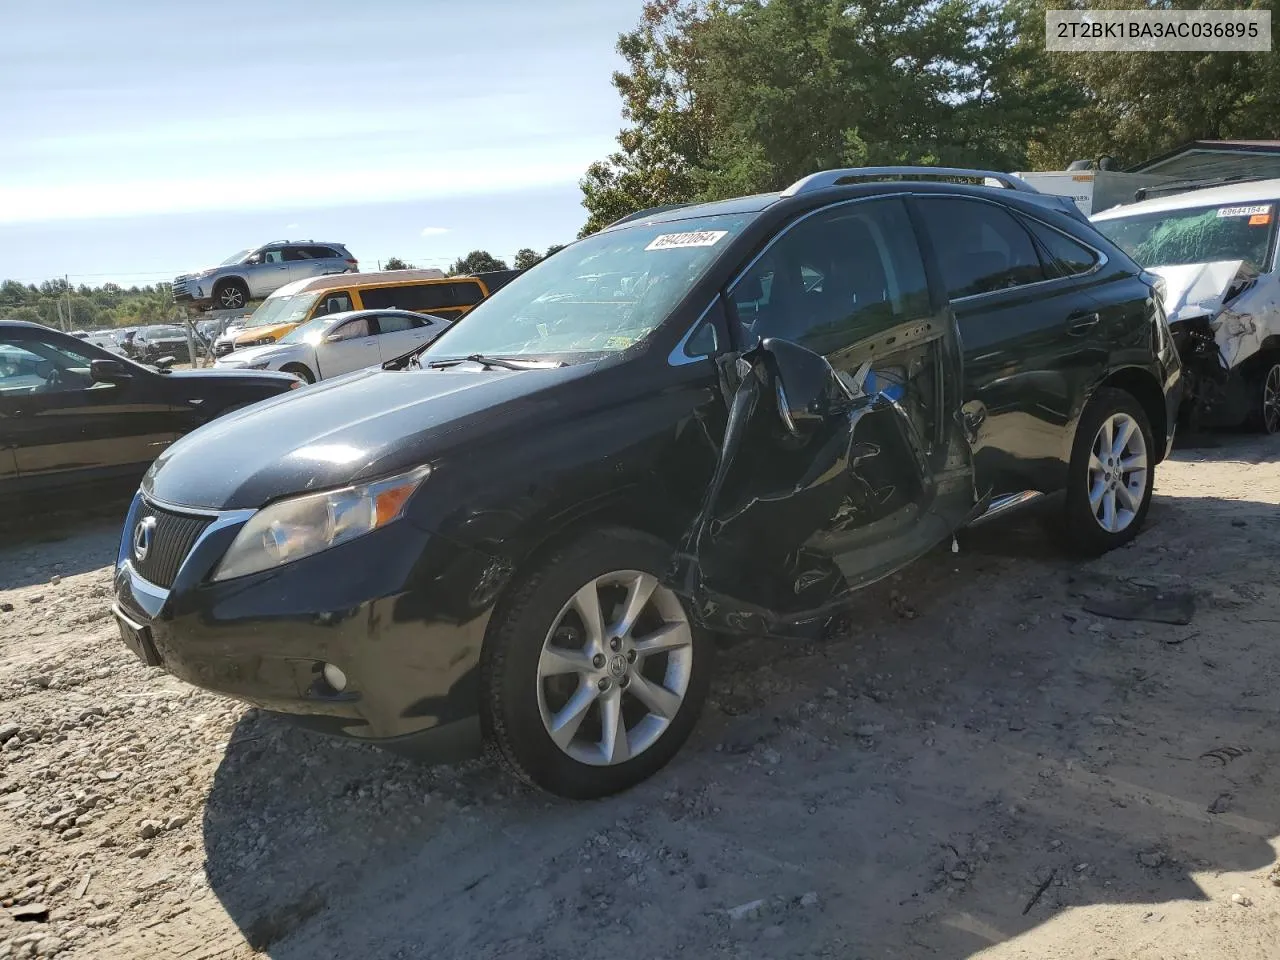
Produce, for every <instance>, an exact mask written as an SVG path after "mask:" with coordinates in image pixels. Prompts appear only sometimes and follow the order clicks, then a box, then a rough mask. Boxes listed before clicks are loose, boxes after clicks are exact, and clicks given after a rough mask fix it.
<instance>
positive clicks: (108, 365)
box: [89, 360, 133, 383]
mask: <svg viewBox="0 0 1280 960" xmlns="http://www.w3.org/2000/svg"><path fill="white" fill-rule="evenodd" d="M132 378H133V374H132V373H131V372H130V371H129V368H128V367H126V366H125V365H124V364H123V363H121V362H120V361H119V360H90V361H89V379H90V380H92V381H93V382H94V383H119V382H120V381H121V380H130V379H132Z"/></svg>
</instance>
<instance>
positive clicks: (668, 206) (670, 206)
mask: <svg viewBox="0 0 1280 960" xmlns="http://www.w3.org/2000/svg"><path fill="white" fill-rule="evenodd" d="M688 206H692V204H688V203H664V204H662V205H661V206H658V207H646V208H645V209H643V210H637V211H636V212H635V213H629V214H627V215H626V216H625V217H623V218H622V219H620V220H615V221H613V223H611V224H609V226H608V227H605V228H604V229H605V230H608V229H609V227H616V226H618V225H619V224H622V223H630V222H631V221H632V220H639V219H640V218H641V217H649V216H652V215H654V214H655V213H666V212H667V211H668V210H679V209H680V208H681V207H688Z"/></svg>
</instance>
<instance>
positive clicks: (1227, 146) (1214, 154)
mask: <svg viewBox="0 0 1280 960" xmlns="http://www.w3.org/2000/svg"><path fill="white" fill-rule="evenodd" d="M1129 172H1130V173H1151V174H1159V175H1161V176H1170V177H1177V178H1179V179H1201V180H1207V179H1212V178H1218V177H1240V176H1253V177H1280V140H1192V141H1191V142H1190V143H1184V144H1183V145H1182V146H1180V147H1178V148H1177V149H1176V150H1170V151H1169V152H1168V153H1162V154H1160V156H1158V157H1152V158H1151V159H1150V160H1144V161H1143V162H1142V163H1140V164H1138V165H1137V166H1135V167H1131V168H1130V169H1129Z"/></svg>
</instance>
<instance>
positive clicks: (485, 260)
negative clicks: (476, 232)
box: [448, 250, 507, 277]
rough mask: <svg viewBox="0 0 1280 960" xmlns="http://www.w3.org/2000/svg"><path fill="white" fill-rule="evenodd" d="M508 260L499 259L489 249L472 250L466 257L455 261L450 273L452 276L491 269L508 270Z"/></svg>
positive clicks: (484, 271)
mask: <svg viewBox="0 0 1280 960" xmlns="http://www.w3.org/2000/svg"><path fill="white" fill-rule="evenodd" d="M506 269H507V262H506V261H505V260H499V259H498V258H497V257H495V256H494V255H493V254H491V253H490V252H489V251H488V250H472V251H471V252H470V253H468V254H467V255H466V256H465V257H459V258H458V259H457V260H455V261H453V265H452V266H451V267H449V270H448V273H449V276H451V277H456V276H462V275H464V274H472V273H487V272H488V271H490V270H506Z"/></svg>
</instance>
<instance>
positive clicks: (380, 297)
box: [360, 287, 410, 310]
mask: <svg viewBox="0 0 1280 960" xmlns="http://www.w3.org/2000/svg"><path fill="white" fill-rule="evenodd" d="M402 289H403V288H401V287H370V288H369V289H367V290H361V291H360V302H361V303H363V304H364V308H365V309H366V310H386V309H387V308H388V307H400V306H402V304H401V303H400V302H399V301H400V300H401V299H402V298H401V297H398V296H397V294H398V293H400V291H401V290H402ZM405 309H410V308H405Z"/></svg>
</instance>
